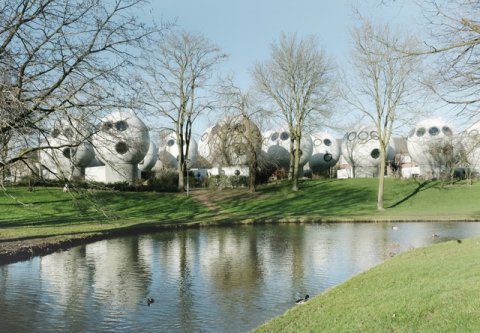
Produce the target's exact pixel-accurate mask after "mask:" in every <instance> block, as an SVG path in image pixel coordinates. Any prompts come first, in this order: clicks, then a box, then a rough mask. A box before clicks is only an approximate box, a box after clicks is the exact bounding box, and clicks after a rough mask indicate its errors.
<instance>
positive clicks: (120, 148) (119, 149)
mask: <svg viewBox="0 0 480 333" xmlns="http://www.w3.org/2000/svg"><path fill="white" fill-rule="evenodd" d="M115 150H116V151H117V153H119V154H120V155H123V154H125V153H126V152H127V151H128V146H127V144H126V143H125V142H119V143H117V144H116V145H115Z"/></svg>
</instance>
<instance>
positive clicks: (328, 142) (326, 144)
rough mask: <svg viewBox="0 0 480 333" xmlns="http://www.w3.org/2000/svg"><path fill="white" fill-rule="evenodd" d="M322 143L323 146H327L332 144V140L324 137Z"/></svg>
mask: <svg viewBox="0 0 480 333" xmlns="http://www.w3.org/2000/svg"><path fill="white" fill-rule="evenodd" d="M323 143H324V144H325V146H327V147H330V146H331V145H332V141H331V140H330V139H325V140H323Z"/></svg>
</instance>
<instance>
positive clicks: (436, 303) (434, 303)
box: [255, 240, 480, 333]
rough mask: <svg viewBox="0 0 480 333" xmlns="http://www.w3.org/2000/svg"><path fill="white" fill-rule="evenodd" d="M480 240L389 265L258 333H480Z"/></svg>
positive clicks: (405, 256) (432, 249)
mask: <svg viewBox="0 0 480 333" xmlns="http://www.w3.org/2000/svg"><path fill="white" fill-rule="evenodd" d="M479 253H480V240H467V241H463V242H462V243H457V242H456V241H451V242H447V243H441V244H437V245H434V246H430V247H427V248H420V249H416V250H413V251H410V252H407V253H405V254H402V255H400V256H398V257H395V258H392V259H389V260H387V261H386V262H385V263H383V264H381V265H380V266H377V267H375V268H373V269H371V270H369V271H367V272H365V273H362V274H360V275H358V276H356V277H354V278H352V279H350V280H349V281H347V282H346V283H344V284H341V285H339V286H337V287H335V288H333V289H331V290H329V291H327V292H325V293H324V294H322V295H318V296H317V297H314V298H313V299H311V300H310V301H309V302H307V303H306V304H305V305H301V306H296V307H294V308H292V309H291V310H289V311H287V312H286V313H285V314H284V315H282V316H280V317H277V318H275V319H273V320H272V321H270V322H268V323H267V324H265V325H263V326H261V327H260V328H258V329H257V330H256V331H255V332H258V333H263V332H478V328H479V327H480V298H479V297H478V295H479V293H480V284H479V283H478V282H479V280H478V276H480V256H479Z"/></svg>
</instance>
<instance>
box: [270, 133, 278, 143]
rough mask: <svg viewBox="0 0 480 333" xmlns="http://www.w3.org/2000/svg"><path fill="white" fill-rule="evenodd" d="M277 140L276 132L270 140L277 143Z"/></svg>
mask: <svg viewBox="0 0 480 333" xmlns="http://www.w3.org/2000/svg"><path fill="white" fill-rule="evenodd" d="M277 139H278V133H277V132H275V133H273V134H272V136H271V137H270V140H272V141H277Z"/></svg>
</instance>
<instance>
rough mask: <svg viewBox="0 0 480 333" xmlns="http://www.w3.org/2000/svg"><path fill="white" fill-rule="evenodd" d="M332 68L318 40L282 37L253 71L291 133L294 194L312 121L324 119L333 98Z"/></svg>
mask: <svg viewBox="0 0 480 333" xmlns="http://www.w3.org/2000/svg"><path fill="white" fill-rule="evenodd" d="M331 73H332V65H331V64H330V63H329V61H328V60H327V57H326V56H325V54H324V52H323V51H322V50H321V49H320V47H319V44H318V41H317V39H316V38H315V37H313V36H312V37H309V38H299V37H298V36H297V35H296V34H291V35H286V34H283V33H282V34H281V35H280V38H279V40H278V41H277V42H274V43H273V44H272V45H271V54H270V59H269V60H267V61H265V62H259V63H257V64H256V65H255V68H254V71H253V77H254V81H255V83H256V89H257V90H258V92H259V93H261V94H262V95H263V96H265V97H266V98H267V99H268V100H269V101H270V102H271V103H272V108H274V109H277V110H278V111H279V112H280V114H281V117H282V118H283V120H284V121H285V122H286V123H287V125H288V128H289V131H290V140H291V141H290V171H289V177H290V178H291V179H292V191H298V177H299V161H300V155H301V150H300V140H301V138H302V131H303V128H304V126H305V125H306V123H307V122H308V120H309V118H310V117H317V118H318V117H325V116H326V115H327V114H328V106H329V102H330V101H331V98H332V90H331V87H332V85H331V83H332V75H331Z"/></svg>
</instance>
